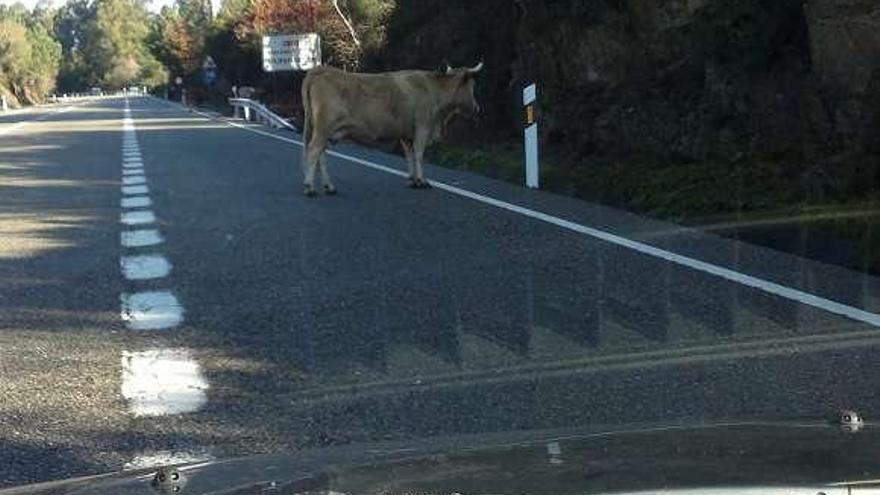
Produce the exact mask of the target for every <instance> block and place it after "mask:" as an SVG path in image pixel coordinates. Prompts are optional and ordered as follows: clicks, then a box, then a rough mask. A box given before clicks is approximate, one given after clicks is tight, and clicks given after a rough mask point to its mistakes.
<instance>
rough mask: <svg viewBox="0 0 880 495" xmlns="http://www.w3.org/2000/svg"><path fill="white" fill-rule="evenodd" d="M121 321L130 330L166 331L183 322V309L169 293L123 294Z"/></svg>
mask: <svg viewBox="0 0 880 495" xmlns="http://www.w3.org/2000/svg"><path fill="white" fill-rule="evenodd" d="M121 302H122V319H123V320H125V321H126V322H127V323H128V328H130V329H132V330H167V329H169V328H173V327H176V326H177V325H180V323H181V322H182V321H183V307H182V306H181V305H180V303H179V302H178V301H177V298H176V297H174V294H172V293H171V292H169V291H150V292H138V293H135V294H123V295H122V296H121Z"/></svg>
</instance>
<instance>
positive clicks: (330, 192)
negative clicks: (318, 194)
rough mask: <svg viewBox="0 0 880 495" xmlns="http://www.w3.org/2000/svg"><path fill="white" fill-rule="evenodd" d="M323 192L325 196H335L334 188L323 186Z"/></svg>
mask: <svg viewBox="0 0 880 495" xmlns="http://www.w3.org/2000/svg"><path fill="white" fill-rule="evenodd" d="M324 194H326V195H327V196H336V188H335V187H330V186H324Z"/></svg>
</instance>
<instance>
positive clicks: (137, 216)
mask: <svg viewBox="0 0 880 495" xmlns="http://www.w3.org/2000/svg"><path fill="white" fill-rule="evenodd" d="M119 221H120V222H122V223H123V224H125V225H145V224H148V223H154V222H155V221H156V215H154V214H153V212H152V211H140V210H138V211H126V212H123V213H122V215H120V216H119Z"/></svg>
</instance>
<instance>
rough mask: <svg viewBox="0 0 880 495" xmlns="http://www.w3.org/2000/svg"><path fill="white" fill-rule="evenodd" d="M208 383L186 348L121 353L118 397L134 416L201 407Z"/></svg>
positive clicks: (164, 413) (169, 412) (160, 414)
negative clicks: (120, 384)
mask: <svg viewBox="0 0 880 495" xmlns="http://www.w3.org/2000/svg"><path fill="white" fill-rule="evenodd" d="M207 390H208V382H207V381H206V380H205V377H204V376H203V375H202V370H201V368H200V366H199V365H198V363H196V362H195V360H194V359H193V358H192V356H191V355H190V352H189V350H187V349H152V350H148V351H142V352H123V353H122V396H123V397H125V399H126V400H128V403H129V410H130V411H131V413H132V414H134V415H135V416H167V415H171V414H184V413H190V412H195V411H198V410H199V409H201V408H202V407H203V406H204V405H205V403H206V402H207V401H208V397H207V394H206V393H205V392H206V391H207Z"/></svg>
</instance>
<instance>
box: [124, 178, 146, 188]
mask: <svg viewBox="0 0 880 495" xmlns="http://www.w3.org/2000/svg"><path fill="white" fill-rule="evenodd" d="M122 183H123V184H125V185H127V186H136V185H138V184H146V183H147V178H146V177H144V176H143V175H129V176H125V177H123V178H122Z"/></svg>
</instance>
